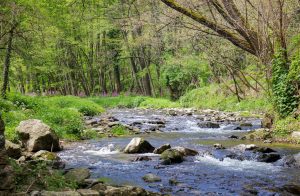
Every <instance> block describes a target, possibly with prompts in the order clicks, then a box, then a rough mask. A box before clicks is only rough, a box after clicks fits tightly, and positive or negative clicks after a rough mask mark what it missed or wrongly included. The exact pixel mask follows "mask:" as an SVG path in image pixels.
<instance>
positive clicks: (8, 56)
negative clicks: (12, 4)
mask: <svg viewBox="0 0 300 196" xmlns="http://www.w3.org/2000/svg"><path fill="white" fill-rule="evenodd" d="M14 29H15V28H14V27H13V28H12V29H11V30H10V31H9V37H8V43H7V49H6V56H5V61H4V66H3V84H2V89H1V95H2V97H3V98H6V91H7V87H8V83H9V67H10V59H11V52H12V42H13V37H14Z"/></svg>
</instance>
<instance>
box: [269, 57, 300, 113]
mask: <svg viewBox="0 0 300 196" xmlns="http://www.w3.org/2000/svg"><path fill="white" fill-rule="evenodd" d="M292 64H296V63H292ZM288 67H289V64H288V62H286V60H285V58H284V56H283V51H280V52H278V53H277V54H276V55H275V57H274V59H273V62H272V71H273V72H272V74H273V75H272V91H273V100H274V106H275V108H276V110H277V112H278V113H279V115H280V117H287V116H288V115H289V114H291V113H292V112H294V111H295V110H296V109H297V107H298V104H299V98H298V97H297V94H296V90H297V89H296V87H295V84H294V81H293V80H291V78H290V77H288V74H289V68H288ZM292 67H293V68H294V67H295V66H292ZM298 74H299V73H298ZM292 75H293V74H292Z"/></svg>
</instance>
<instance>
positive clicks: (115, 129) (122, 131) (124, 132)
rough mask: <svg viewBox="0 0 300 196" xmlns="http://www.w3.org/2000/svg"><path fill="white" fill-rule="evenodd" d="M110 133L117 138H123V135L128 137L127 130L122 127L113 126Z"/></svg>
mask: <svg viewBox="0 0 300 196" xmlns="http://www.w3.org/2000/svg"><path fill="white" fill-rule="evenodd" d="M111 133H112V134H113V135H117V136H123V135H129V134H130V132H129V130H128V129H127V128H126V127H124V126H122V125H118V126H114V127H113V128H112V129H111Z"/></svg>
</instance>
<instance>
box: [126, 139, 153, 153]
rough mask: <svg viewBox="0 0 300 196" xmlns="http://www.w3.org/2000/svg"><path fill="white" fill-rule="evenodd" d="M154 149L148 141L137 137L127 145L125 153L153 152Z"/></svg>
mask: <svg viewBox="0 0 300 196" xmlns="http://www.w3.org/2000/svg"><path fill="white" fill-rule="evenodd" d="M154 149H155V148H154V147H153V146H152V145H151V144H150V143H149V142H148V141H146V140H144V139H142V138H140V137H135V138H133V139H132V140H131V141H130V143H129V144H128V145H127V146H126V148H125V150H124V153H152V152H153V151H154Z"/></svg>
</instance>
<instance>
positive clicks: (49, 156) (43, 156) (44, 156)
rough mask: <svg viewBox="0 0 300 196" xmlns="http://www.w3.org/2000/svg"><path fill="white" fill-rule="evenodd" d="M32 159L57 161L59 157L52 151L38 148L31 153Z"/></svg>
mask: <svg viewBox="0 0 300 196" xmlns="http://www.w3.org/2000/svg"><path fill="white" fill-rule="evenodd" d="M32 158H33V159H38V160H44V161H57V160H60V158H59V157H58V156H57V155H56V154H55V153H54V152H49V151H46V150H40V151H38V152H36V153H34V154H33V155H32Z"/></svg>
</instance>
